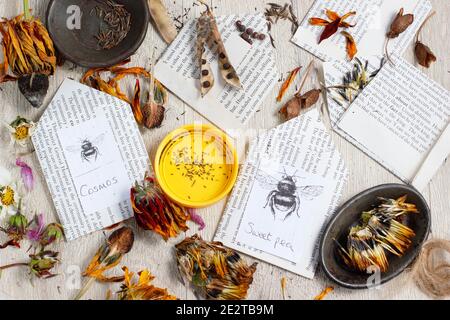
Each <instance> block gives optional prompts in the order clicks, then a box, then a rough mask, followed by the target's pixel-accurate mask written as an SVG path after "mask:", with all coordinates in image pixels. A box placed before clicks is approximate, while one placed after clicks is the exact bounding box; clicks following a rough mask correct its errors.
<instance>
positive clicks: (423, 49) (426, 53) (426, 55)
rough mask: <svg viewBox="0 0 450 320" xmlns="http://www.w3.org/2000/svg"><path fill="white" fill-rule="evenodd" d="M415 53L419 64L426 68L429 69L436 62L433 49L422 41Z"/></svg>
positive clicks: (417, 44) (418, 42)
mask: <svg viewBox="0 0 450 320" xmlns="http://www.w3.org/2000/svg"><path fill="white" fill-rule="evenodd" d="M414 52H415V54H416V58H417V62H419V64H420V65H421V66H423V67H425V68H429V67H430V65H431V63H432V62H435V61H436V56H435V55H434V53H433V52H432V51H431V49H430V48H429V47H428V46H426V45H424V44H423V43H422V42H420V41H417V43H416V47H415V49H414Z"/></svg>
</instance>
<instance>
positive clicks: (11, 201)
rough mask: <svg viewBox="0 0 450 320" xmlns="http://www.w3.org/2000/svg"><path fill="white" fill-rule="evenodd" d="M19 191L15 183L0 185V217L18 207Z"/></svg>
mask: <svg viewBox="0 0 450 320" xmlns="http://www.w3.org/2000/svg"><path fill="white" fill-rule="evenodd" d="M17 203H18V192H17V188H16V186H15V185H14V184H9V185H5V186H2V185H0V217H3V216H4V215H5V214H7V213H9V212H11V211H13V210H15V209H17Z"/></svg>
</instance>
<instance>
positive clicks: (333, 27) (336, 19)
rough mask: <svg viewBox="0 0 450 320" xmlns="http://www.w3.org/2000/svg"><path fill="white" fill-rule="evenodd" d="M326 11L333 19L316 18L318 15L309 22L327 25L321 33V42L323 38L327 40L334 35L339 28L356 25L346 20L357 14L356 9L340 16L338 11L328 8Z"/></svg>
mask: <svg viewBox="0 0 450 320" xmlns="http://www.w3.org/2000/svg"><path fill="white" fill-rule="evenodd" d="M325 13H326V15H327V17H328V18H329V19H330V20H331V21H328V20H325V19H322V18H316V17H312V18H309V23H310V24H311V25H313V26H323V27H325V28H324V29H323V32H322V34H321V35H320V38H319V44H320V43H321V42H322V41H323V40H326V39H328V38H329V37H331V36H332V35H334V34H335V33H336V32H337V31H338V29H339V28H351V27H354V25H351V24H349V23H347V22H345V21H344V20H346V19H347V18H349V17H351V16H353V15H355V14H356V12H355V11H350V12H348V13H346V14H344V15H343V16H342V17H340V16H339V15H338V14H337V13H336V12H334V11H331V10H328V9H327V10H325Z"/></svg>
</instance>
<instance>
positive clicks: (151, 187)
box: [131, 176, 189, 241]
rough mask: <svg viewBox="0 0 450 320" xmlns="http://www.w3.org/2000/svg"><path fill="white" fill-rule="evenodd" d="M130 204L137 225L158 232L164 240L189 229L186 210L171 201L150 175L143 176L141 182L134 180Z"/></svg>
mask: <svg viewBox="0 0 450 320" xmlns="http://www.w3.org/2000/svg"><path fill="white" fill-rule="evenodd" d="M131 204H132V207H133V211H134V217H135V219H136V222H137V224H138V226H139V227H141V228H143V229H144V230H152V231H154V232H156V233H158V234H160V235H161V236H162V237H163V239H164V240H166V241H167V240H168V239H169V238H172V237H176V236H178V235H179V234H180V232H183V231H186V230H188V229H189V228H188V227H187V225H186V222H187V220H189V213H188V212H187V210H186V209H185V208H183V207H180V206H179V205H177V204H176V203H174V202H172V201H171V200H170V199H169V198H168V197H167V196H166V195H165V194H164V193H163V192H162V190H161V189H160V188H159V186H158V185H157V184H156V182H155V180H154V178H152V177H149V176H147V177H145V179H144V181H143V183H142V184H139V183H137V182H136V184H135V186H134V187H133V188H132V189H131Z"/></svg>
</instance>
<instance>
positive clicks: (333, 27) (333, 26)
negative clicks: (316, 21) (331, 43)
mask: <svg viewBox="0 0 450 320" xmlns="http://www.w3.org/2000/svg"><path fill="white" fill-rule="evenodd" d="M340 24H341V19H337V20H334V21H333V22H331V23H330V24H327V25H326V26H325V28H324V29H323V32H322V34H321V35H320V38H319V44H320V43H321V42H322V41H323V40H326V39H328V38H329V37H331V36H332V35H334V34H335V33H336V32H337V31H338V29H339V25H340Z"/></svg>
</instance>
